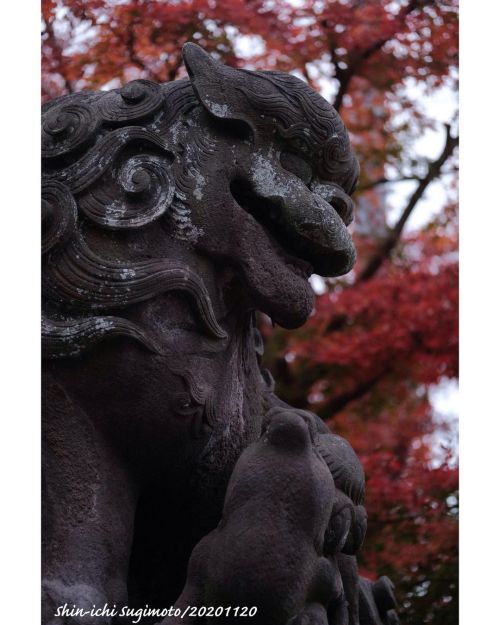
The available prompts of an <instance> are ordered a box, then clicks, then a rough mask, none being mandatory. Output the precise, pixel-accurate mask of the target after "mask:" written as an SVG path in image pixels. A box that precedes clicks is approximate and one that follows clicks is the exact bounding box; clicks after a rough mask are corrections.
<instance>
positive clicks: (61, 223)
mask: <svg viewBox="0 0 500 625" xmlns="http://www.w3.org/2000/svg"><path fill="white" fill-rule="evenodd" d="M76 221H77V207H76V202H75V199H74V197H73V195H72V194H71V192H70V191H69V189H68V188H67V187H66V186H65V185H63V184H62V183H60V182H58V181H57V180H52V181H50V182H47V183H45V184H43V185H42V255H44V254H47V253H48V252H50V251H51V250H53V249H55V248H56V247H59V246H62V245H63V244H64V243H66V242H67V241H68V240H69V239H70V238H71V236H72V235H73V233H74V232H75V229H76Z"/></svg>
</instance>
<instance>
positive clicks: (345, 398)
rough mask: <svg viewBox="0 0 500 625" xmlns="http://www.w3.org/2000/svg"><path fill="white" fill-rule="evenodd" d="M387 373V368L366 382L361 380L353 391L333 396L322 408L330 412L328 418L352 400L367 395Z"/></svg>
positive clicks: (323, 410) (322, 410)
mask: <svg viewBox="0 0 500 625" xmlns="http://www.w3.org/2000/svg"><path fill="white" fill-rule="evenodd" d="M386 373H387V369H384V370H383V371H381V372H380V373H378V374H377V375H376V376H374V377H372V378H370V379H369V380H366V381H365V382H361V383H360V384H358V386H356V388H354V389H353V390H352V391H348V392H346V393H342V394H341V395H337V397H333V398H332V400H331V401H329V402H328V404H327V405H326V406H325V407H324V408H322V409H321V412H328V418H331V417H332V416H333V415H335V414H337V413H338V412H340V411H341V410H342V409H343V408H345V407H346V406H347V404H350V403H351V402H352V401H354V400H356V399H361V398H362V397H363V396H364V395H366V394H367V393H368V392H369V391H371V389H372V388H373V387H374V386H375V385H376V384H377V382H378V381H379V380H381V379H382V378H383V377H384V376H385V374H386Z"/></svg>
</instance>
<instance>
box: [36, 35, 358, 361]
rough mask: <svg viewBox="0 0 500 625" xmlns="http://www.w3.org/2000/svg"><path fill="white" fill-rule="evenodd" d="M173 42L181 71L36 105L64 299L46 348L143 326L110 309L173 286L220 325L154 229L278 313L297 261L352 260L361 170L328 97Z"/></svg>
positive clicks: (292, 305)
mask: <svg viewBox="0 0 500 625" xmlns="http://www.w3.org/2000/svg"><path fill="white" fill-rule="evenodd" d="M183 52H184V60H185V64H186V67H187V69H188V73H189V80H188V79H185V80H181V81H175V82H173V83H168V84H165V85H156V84H155V83H151V82H149V81H145V80H139V81H134V82H132V83H129V84H128V85H126V86H125V87H123V88H122V89H120V90H114V91H111V92H107V93H105V92H100V93H80V94H74V95H73V96H66V97H63V98H60V99H59V100H56V101H53V102H51V103H49V105H48V106H47V107H46V109H45V113H44V120H43V124H42V156H43V157H44V166H43V180H44V192H43V197H44V220H45V221H44V253H45V259H46V260H45V263H44V292H45V296H46V299H48V300H50V301H52V302H53V303H54V304H55V309H57V308H58V307H60V305H61V304H62V306H63V308H64V311H65V314H64V315H62V316H61V315H59V316H58V317H57V318H53V319H52V321H51V322H48V321H47V322H46V336H47V337H49V339H50V341H52V352H53V353H52V355H58V354H59V355H65V354H66V355H68V354H70V353H78V352H79V351H80V349H81V348H83V347H85V346H88V345H87V344H91V343H92V342H95V341H96V340H99V338H100V337H101V336H105V335H106V334H107V333H113V332H115V333H119V334H128V335H131V336H134V338H136V339H138V340H141V341H142V342H147V337H146V336H145V335H144V334H143V333H142V334H141V332H142V330H141V329H140V328H137V327H134V328H132V325H131V324H130V323H128V322H125V321H124V320H123V318H121V321H119V319H120V317H116V316H114V315H109V314H108V313H109V311H111V312H114V311H116V309H119V308H122V309H123V308H125V307H127V306H129V305H131V304H135V303H137V302H140V301H144V300H146V299H149V298H152V297H154V296H155V295H158V294H159V293H161V292H164V291H167V290H175V289H178V290H186V291H189V293H190V295H191V300H192V301H193V302H194V304H195V307H196V308H197V310H198V314H199V315H200V316H201V318H202V320H203V322H204V325H205V326H206V328H207V329H208V331H209V332H210V333H211V334H213V335H215V336H223V335H224V332H223V331H222V330H221V328H220V327H219V326H218V323H217V320H216V319H215V316H214V313H213V310H212V307H211V302H210V298H209V296H208V293H207V291H206V289H205V288H204V285H203V280H202V279H201V278H200V277H199V276H197V275H196V274H195V273H194V272H193V271H192V270H191V269H192V268H190V267H189V266H187V265H186V262H185V258H186V256H185V255H183V254H180V256H182V257H183V260H182V261H181V259H180V258H179V259H178V260H176V258H173V257H172V254H169V253H168V249H169V248H170V249H171V248H172V246H171V245H170V244H169V243H168V241H174V242H175V245H181V246H182V245H184V247H185V249H186V250H189V251H191V252H194V253H198V254H200V255H202V256H203V257H205V258H209V259H210V258H211V259H213V260H214V262H216V263H218V264H219V265H224V266H227V267H228V268H231V270H232V271H233V272H234V274H235V276H237V277H238V278H239V280H240V281H241V282H242V283H243V285H244V289H245V291H246V292H247V293H248V295H249V297H248V300H249V302H250V303H251V306H253V307H254V308H256V309H259V310H261V311H263V312H265V313H267V314H268V315H269V316H270V317H271V318H272V319H273V320H274V321H276V322H277V323H279V324H280V325H282V326H284V327H287V328H293V327H297V326H299V325H301V324H302V323H304V322H305V320H306V319H307V317H308V315H309V313H310V312H311V309H312V306H313V299H314V296H313V291H312V289H311V287H310V285H309V282H308V278H309V276H310V275H311V273H313V272H315V273H318V274H320V275H323V276H339V275H342V274H345V273H346V272H348V271H349V270H350V269H351V267H352V265H353V263H354V259H355V251H354V247H353V244H352V240H351V236H350V234H349V232H348V230H347V226H348V225H349V223H350V222H351V220H352V201H351V199H350V197H349V196H350V194H351V193H352V191H353V189H354V186H355V184H356V181H357V177H358V172H359V170H358V164H357V161H356V158H355V157H354V155H353V153H352V151H351V147H350V143H349V138H348V135H347V132H346V130H345V127H344V125H343V123H342V121H341V120H340V118H339V116H338V114H337V113H336V111H335V110H334V109H333V107H332V106H331V105H330V104H328V102H326V100H324V99H323V98H322V97H321V96H320V95H318V94H317V93H316V92H314V91H313V90H312V89H311V88H310V87H308V86H307V85H306V84H305V83H304V82H303V81H301V80H299V79H298V78H296V77H294V76H291V75H288V74H284V73H281V72H252V71H247V70H241V69H233V68H229V67H226V66H224V65H222V64H220V63H218V62H216V61H215V60H213V59H212V58H211V57H210V56H209V55H208V54H206V53H205V52H204V51H203V50H202V49H201V48H199V47H198V46H196V45H195V44H186V46H185V47H184V50H183ZM154 224H157V225H158V231H161V233H162V236H163V238H164V239H165V241H166V242H165V245H164V247H163V248H162V245H161V244H160V245H159V244H158V236H157V234H156V235H154V240H155V244H154V245H151V246H150V247H149V248H148V246H147V244H146V246H144V240H146V239H147V236H149V234H148V235H146V234H142V235H141V236H140V237H138V236H137V233H138V232H142V233H144V232H147V233H149V232H152V228H153V229H154ZM106 233H107V234H106ZM106 237H107V238H106ZM108 243H109V244H108ZM141 245H142V247H141ZM174 247H175V246H174ZM175 249H177V248H175ZM164 251H165V253H164ZM72 311H76V312H78V315H77V317H78V318H77V319H76V317H75V319H73V321H69V320H68V319H69V317H68V314H69V313H71V312H72ZM96 311H105V312H106V313H107V314H106V316H100V317H96V316H95V314H96ZM89 313H92V315H93V316H92V317H89V316H88V315H89ZM82 315H83V316H82ZM85 315H86V316H85ZM70 316H71V315H70ZM97 319H99V322H97V321H96V320H97ZM103 320H104V321H103ZM58 324H59V325H58ZM61 324H62V326H61ZM68 324H69V325H68ZM71 324H73V325H71ZM82 324H84V325H82ZM70 325H71V331H69V330H68V327H69V326H70ZM63 326H64V327H63ZM63 329H64V331H65V332H66V335H65V336H66V339H65V340H66V343H68V341H70V339H69V338H68V336H69V335H71V337H72V338H71V340H72V341H73V347H74V349H73V351H72V352H71V350H68V349H66V348H65V347H64V345H63V344H62V342H61V340H60V339H61V336H62V330H63ZM58 350H59V351H58ZM49 351H50V350H49ZM56 352H57V353H56ZM49 355H51V354H49Z"/></svg>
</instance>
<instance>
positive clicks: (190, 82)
mask: <svg viewBox="0 0 500 625" xmlns="http://www.w3.org/2000/svg"><path fill="white" fill-rule="evenodd" d="M183 54H184V60H185V64H186V67H187V70H188V73H189V78H186V79H183V80H178V81H174V82H171V83H167V84H162V85H158V84H155V83H153V82H150V81H147V80H136V81H133V82H131V83H129V84H127V85H125V86H124V87H123V88H121V89H115V90H112V91H108V92H81V93H75V94H72V95H68V96H63V97H61V98H57V99H55V100H53V101H51V102H49V103H48V104H46V105H45V106H44V108H43V119H42V158H43V167H42V172H43V176H42V293H43V307H42V349H43V356H44V364H43V417H42V422H43V428H42V429H43V452H42V458H43V555H42V559H43V623H44V624H50V625H57V624H60V623H89V624H94V623H99V624H101V625H102V624H103V623H118V622H120V623H127V622H131V621H130V620H127V618H126V616H124V617H123V618H122V617H121V616H120V615H115V616H109V617H103V616H94V615H93V614H92V613H90V612H89V613H87V615H82V614H81V613H78V614H77V613H75V614H73V615H65V616H60V615H59V614H60V613H59V612H58V608H59V607H60V606H63V605H65V604H67V605H68V606H73V607H76V608H81V609H82V611H85V610H90V608H92V606H94V608H98V607H101V606H104V605H108V606H113V605H114V606H115V607H116V608H117V610H118V609H119V607H120V606H138V607H141V606H145V605H148V606H150V607H152V606H157V607H165V606H166V607H168V606H171V605H174V604H176V601H181V602H182V601H184V599H183V597H184V598H185V597H186V592H187V591H186V588H188V589H191V590H190V591H189V592H191V591H192V592H194V594H195V596H196V597H198V598H199V597H200V596H201V595H200V592H201V590H200V587H201V586H203V587H204V588H205V589H206V587H205V586H204V584H205V582H203V583H202V582H201V581H200V580H199V579H195V580H194V581H193V576H192V569H193V567H195V568H196V567H201V569H203V570H204V571H207V570H210V571H212V572H213V571H218V572H219V573H220V575H219V577H217V576H215V578H214V581H213V583H212V584H211V585H210V592H209V595H206V594H204V595H203V596H204V597H207V596H208V598H209V599H211V600H213V601H215V600H217V601H222V602H225V603H228V602H230V598H231V594H232V593H233V591H234V593H236V590H235V587H234V586H231V585H230V584H229V582H228V581H227V576H225V575H226V574H225V573H224V570H225V569H224V566H223V563H224V562H226V564H227V563H228V562H229V561H230V560H231V558H232V559H233V561H234V562H236V561H239V563H240V564H239V569H238V570H240V571H241V580H240V586H239V587H238V588H239V590H238V592H237V593H236V594H235V595H234V596H235V599H236V595H237V597H238V601H240V602H243V601H245V597H246V596H247V595H246V594H245V592H246V591H245V585H246V588H247V589H248V601H249V602H250V601H251V602H253V604H255V605H256V606H257V608H258V615H259V616H258V617H257V619H258V620H255V619H254V622H255V623H264V622H265V623H266V624H267V625H271V624H272V623H273V624H274V623H276V625H286V624H287V623H288V622H289V621H290V622H293V623H294V624H297V625H298V624H299V623H306V622H308V623H315V624H316V623H317V624H321V625H323V624H326V623H335V624H340V625H343V624H344V623H345V624H346V625H347V624H348V623H349V624H354V625H356V624H357V623H359V619H360V616H359V597H360V596H361V594H362V590H363V588H364V586H363V581H362V580H361V581H360V580H359V578H358V575H357V568H356V557H355V554H356V553H357V551H358V549H359V547H360V545H361V543H362V540H363V537H364V533H365V530H366V515H365V513H364V508H363V497H364V475H363V471H362V468H361V466H360V464H359V461H358V460H357V458H356V456H355V454H354V452H353V451H352V449H351V447H350V446H349V444H348V443H347V442H346V441H345V440H344V439H341V438H340V437H338V436H336V435H334V434H332V433H331V432H330V431H329V429H328V428H327V427H326V426H325V425H324V424H323V423H322V422H321V421H320V420H319V418H318V417H316V416H315V415H312V414H311V413H305V412H303V411H296V410H294V409H293V408H292V407H290V406H287V405H286V404H284V402H282V401H281V400H279V399H278V398H277V397H276V396H275V395H274V393H273V381H272V378H271V376H270V374H269V372H267V371H263V370H261V366H260V358H261V355H262V339H261V337H260V335H259V333H258V331H257V329H256V322H255V313H256V311H262V312H264V313H265V314H267V315H268V316H269V317H271V319H272V320H273V321H274V322H276V323H278V324H280V325H281V326H283V327H285V328H295V327H298V326H300V325H301V324H303V323H304V322H305V321H306V319H307V317H308V315H309V314H310V312H311V310H312V306H313V302H314V294H313V291H312V289H311V286H310V284H309V282H308V278H309V277H310V275H311V274H312V273H313V272H316V273H318V274H321V275H324V276H338V275H342V274H345V273H346V272H347V271H349V270H350V269H351V267H352V265H353V263H354V260H355V251H354V247H353V244H352V240H351V237H350V234H349V232H348V229H347V226H348V225H349V223H350V222H351V220H352V209H353V204H352V200H351V198H350V194H351V193H352V191H353V189H354V187H355V184H356V181H357V178H358V173H359V170H358V164H357V161H356V158H355V156H354V155H353V152H352V150H351V147H350V143H349V139H348V135H347V132H346V129H345V127H344V125H343V123H342V121H341V120H340V118H339V116H338V115H337V113H336V111H335V110H334V109H333V108H332V107H331V105H330V104H328V103H327V102H326V101H325V100H324V99H323V98H322V97H321V96H319V95H318V94H317V93H315V92H314V91H313V90H312V89H311V88H309V87H308V86H307V85H306V84H305V83H304V82H302V81H301V80H299V79H298V78H295V77H293V76H291V75H287V74H283V73H280V72H252V71H246V70H241V69H232V68H229V67H226V66H224V65H222V64H220V63H218V62H217V61H215V60H213V59H212V58H211V57H210V56H209V55H208V54H206V53H205V52H204V51H203V50H202V49H201V48H199V47H198V46H196V45H195V44H186V46H185V47H184V50H183ZM266 441H267V442H266ZM268 447H269V449H268ZM265 450H267V452H265ZM262 453H264V456H265V460H264V461H263V462H264V465H265V466H264V465H263V466H262V470H261V471H260V472H259V470H257V468H256V467H258V466H260V465H259V462H260V460H259V458H260V454H262ZM266 453H267V455H266ZM293 458H295V460H294V461H293V462H295V464H294V465H293V466H292V464H289V463H290V462H292V459H293ZM294 466H295V469H294V468H293V467H294ZM235 467H236V469H235ZM301 467H302V469H301ZM233 472H235V473H233ZM242 476H243V477H242ZM270 476H272V479H271V480H270V481H269V477H270ZM287 476H288V477H287ZM245 480H247V481H246V482H245ZM228 484H229V490H228ZM245 484H247V486H248V484H251V486H249V488H250V491H249V492H248V497H249V499H250V500H251V505H250V504H249V509H250V508H251V509H252V514H253V521H252V523H253V527H254V529H253V530H251V531H250V530H248V522H249V521H248V518H244V515H243V517H241V512H238V509H239V508H238V505H233V503H234V501H240V499H241V498H243V499H244V498H245V497H246V494H245V493H247V491H246V490H245V489H246V488H247V486H245ZM287 484H288V486H287ZM287 488H289V490H288V491H287V490H286V489H287ZM280 489H284V492H283V493H282V495H283V496H281V495H280V494H279V492H278V491H280ZM311 489H313V491H314V492H313V493H311ZM238 493H239V494H238ZM265 493H268V494H269V497H268V498H266V496H265ZM273 493H274V495H273ZM308 493H309V495H308ZM306 495H307V496H306ZM273 497H275V499H273ZM304 497H305V499H304ZM311 497H312V498H311ZM238 498H240V499H238ZM273 501H276V502H279V501H281V502H283V501H286V506H284V507H283V506H281V508H280V505H277V507H276V514H277V516H273ZM224 502H225V503H224ZM285 508H286V510H288V513H289V514H291V515H292V517H293V518H294V519H295V521H296V523H295V525H294V524H293V523H292V524H291V525H287V522H288V521H287V520H286V519H284V518H281V517H280V515H281V514H284V510H285ZM259 511H261V512H262V515H260V514H259ZM288 513H287V514H288ZM239 514H240V517H238V515H239ZM234 515H236V516H234ZM238 519H239V520H238ZM238 524H240V525H241V528H240V529H241V530H242V531H243V530H245V531H247V530H248V532H249V534H248V537H249V538H248V543H245V534H244V533H243V534H242V535H241V538H237V536H238V534H237V532H238V531H239V529H238V528H239V527H240V525H238ZM292 526H293V527H295V528H297V527H298V528H299V529H300V531H299V529H293V531H292V530H290V532H291V533H289V532H288V529H286V528H289V529H290V528H291V527H292ZM224 527H225V528H229V527H231V528H233V530H234V531H236V534H234V532H233V534H232V536H233V538H232V539H231V540H233V541H236V542H235V543H234V542H233V544H235V545H237V544H240V545H241V553H240V555H238V553H237V552H238V549H236V551H233V552H230V551H227V550H226V549H225V548H224V546H223V543H221V542H220V541H219V542H218V539H213V538H209V537H211V536H212V537H213V536H214V535H215V536H219V534H223V532H224V531H230V530H229V529H226V530H224ZM231 531H232V530H231ZM214 532H215V534H214ZM294 532H295V533H294ZM204 537H205V538H204ZM200 541H201V543H200ZM238 541H240V542H238ZM209 542H210V543H211V542H213V543H214V545H215V546H214V547H213V549H211V551H210V556H203V553H204V550H205V547H203V545H206V544H207V543H209ZM198 543H199V545H202V546H201V547H200V546H199V545H198V547H196V549H195V551H194V553H193V555H192V556H191V554H192V552H193V549H194V548H195V546H196V545H197V544H198ZM259 545H260V546H261V547H260V551H259V548H258V546H259ZM263 545H267V547H266V550H267V549H269V553H267V554H266V557H264V552H263V550H262V546H263ZM295 552H297V553H298V552H300V553H303V554H308V555H307V556H304V558H303V560H301V561H299V560H297V561H296V564H297V566H296V567H295V568H293V567H292V568H290V569H289V570H287V571H285V568H286V567H287V566H288V564H289V560H288V559H287V558H289V557H292V555H290V554H293V553H295ZM200 553H201V555H200ZM252 554H253V556H252ZM287 554H288V555H287ZM251 556H252V557H253V560H251V566H250V558H251ZM190 557H191V564H190V565H189V571H190V572H189V573H188V562H189V561H190ZM292 559H293V558H292ZM301 562H302V564H301ZM259 563H260V564H259ZM207 567H208V568H207ZM226 572H227V570H226ZM207 575H208V573H207ZM195 577H196V576H195ZM285 579H287V580H288V581H289V582H290V583H288V582H287V584H286V585H285V586H283V587H281V586H280V584H281V583H282V581H283V580H285ZM280 580H281V581H280ZM318 580H319V581H318ZM200 584H201V586H200ZM360 584H361V586H360ZM183 588H184V591H183ZM360 588H361V590H360ZM193 589H194V590H193ZM280 589H281V590H280ZM300 589H302V590H300ZM278 590H280V592H281V594H280V592H278ZM204 592H205V591H203V593H204ZM203 593H202V594H203ZM273 593H275V597H276V600H275V604H274V605H273V606H272V608H270V607H269V605H270V604H269V597H271V596H272V595H273ZM360 593H361V594H360ZM365 594H366V593H365ZM206 600H208V599H206ZM271 603H272V602H271ZM266 610H267V611H266ZM264 615H266V616H264ZM259 619H260V620H259ZM262 619H264V620H262ZM158 620H160V619H155V618H154V617H151V619H150V620H149V622H155V621H158ZM197 620H198V621H199V622H203V620H206V622H210V619H209V618H208V617H198V618H197ZM214 621H217V619H214ZM142 622H148V619H147V618H145V619H143V621H142ZM168 622H172V623H173V622H174V620H173V619H170V620H169V617H167V618H166V620H165V623H168ZM226 622H239V621H238V618H234V619H233V620H230V619H229V620H227V621H226Z"/></svg>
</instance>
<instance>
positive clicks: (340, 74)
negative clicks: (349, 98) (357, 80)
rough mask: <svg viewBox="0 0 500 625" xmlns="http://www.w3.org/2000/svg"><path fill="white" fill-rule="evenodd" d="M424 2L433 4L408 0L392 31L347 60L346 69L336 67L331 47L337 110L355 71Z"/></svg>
mask: <svg viewBox="0 0 500 625" xmlns="http://www.w3.org/2000/svg"><path fill="white" fill-rule="evenodd" d="M426 4H434V0H410V2H409V3H408V5H407V6H405V7H403V8H402V9H401V10H400V12H399V13H398V16H397V18H396V19H395V20H394V28H393V29H392V32H391V33H390V34H389V35H387V36H386V37H383V38H381V39H378V40H377V41H375V42H374V43H372V44H371V45H370V46H368V48H365V50H362V51H361V52H359V53H358V54H357V55H356V56H354V57H353V58H352V60H351V61H350V62H349V64H348V67H347V68H346V69H340V68H339V67H338V65H337V64H336V62H335V61H334V59H335V49H334V48H333V49H331V51H330V55H331V57H332V62H333V63H334V65H335V67H336V68H337V73H336V75H335V77H336V78H337V80H338V81H339V90H338V91H337V94H336V96H335V101H334V103H333V106H334V107H335V108H336V109H337V111H340V109H341V108H342V104H343V101H344V97H345V95H346V93H347V91H348V89H349V87H350V84H351V80H352V79H353V78H354V76H355V75H356V74H357V72H359V70H360V68H361V67H362V65H363V64H364V63H365V62H366V61H367V60H368V59H370V58H371V57H372V56H373V55H374V54H375V53H376V52H378V51H379V50H381V49H382V48H383V47H384V45H385V44H386V43H387V42H389V41H391V39H392V38H393V37H394V35H395V34H396V33H397V32H398V30H399V28H400V27H401V24H402V23H403V22H404V21H405V19H406V18H407V17H408V15H410V13H412V12H413V11H415V10H416V9H420V8H422V6H424V5H426Z"/></svg>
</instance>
